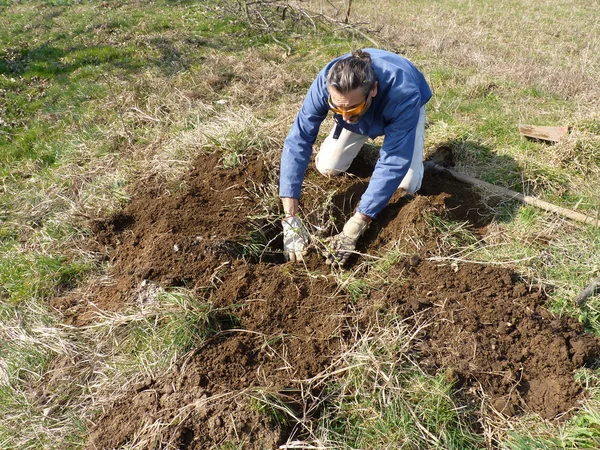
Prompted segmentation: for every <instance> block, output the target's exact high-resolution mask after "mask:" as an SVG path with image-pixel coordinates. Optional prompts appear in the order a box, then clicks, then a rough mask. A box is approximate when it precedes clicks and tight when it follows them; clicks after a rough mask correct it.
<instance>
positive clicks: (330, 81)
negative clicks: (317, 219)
mask: <svg viewBox="0 0 600 450" xmlns="http://www.w3.org/2000/svg"><path fill="white" fill-rule="evenodd" d="M430 98H431V89H430V88H429V85H428V84H427V81H426V80H425V77H424V76H423V75H422V74H421V72H419V71H418V70H417V69H416V68H415V66H414V65H413V64H412V63H411V62H410V61H408V60H407V59H406V58H403V57H402V56H399V55H396V54H394V53H390V52H387V51H384V50H378V49H365V50H357V51H355V52H353V53H352V54H351V55H344V56H341V57H339V58H336V59H334V60H333V61H331V62H330V63H329V64H327V66H325V68H323V70H321V72H319V74H318V76H317V78H316V79H315V81H314V82H313V83H312V85H311V87H310V89H309V91H308V94H307V95H306V98H305V100H304V103H303V104H302V108H301V109H300V111H299V113H298V115H297V116H296V120H295V121H294V124H293V126H292V129H291V130H290V132H289V134H288V136H287V138H286V140H285V143H284V147H283V154H282V156H281V173H280V183H279V196H280V198H281V201H282V203H283V210H284V214H285V217H284V219H283V220H282V225H283V232H284V254H285V256H286V259H288V260H290V261H292V262H296V261H302V259H303V256H305V255H306V247H307V245H308V242H307V241H308V239H307V232H306V230H305V228H304V226H303V224H302V222H301V220H300V218H299V217H298V203H299V199H300V192H301V188H302V182H303V180H304V175H305V172H306V168H307V167H308V163H309V160H310V156H311V154H312V147H313V145H314V143H315V141H316V139H317V135H318V133H319V127H320V126H321V123H322V122H323V120H324V119H325V117H327V113H328V112H329V111H330V110H331V111H333V113H334V118H335V122H336V124H335V126H334V128H333V129H332V130H331V133H330V134H329V136H328V137H327V138H326V139H325V141H324V142H323V144H322V145H321V148H320V151H319V153H318V154H317V155H316V157H315V164H316V168H317V170H318V171H319V172H320V173H322V174H324V175H338V174H341V173H343V172H345V171H346V170H348V168H349V167H350V164H351V163H352V161H353V159H354V158H355V157H356V155H357V154H358V152H359V151H360V149H361V148H362V146H363V144H364V143H365V142H366V141H367V139H369V138H375V137H377V136H385V138H384V141H383V145H382V147H381V150H380V156H379V160H378V161H377V164H376V166H375V170H374V172H373V175H372V176H371V179H370V181H369V185H368V187H367V190H366V191H365V193H364V194H363V195H362V197H361V200H360V203H359V205H358V208H357V211H356V213H355V214H354V215H353V216H352V217H351V218H350V220H348V222H346V224H345V225H344V228H343V230H342V232H341V233H340V234H338V235H336V236H333V237H332V238H330V239H329V242H328V250H329V251H328V252H327V253H326V254H325V256H326V257H327V262H328V263H332V262H338V263H340V264H342V265H343V264H344V263H346V261H347V260H348V258H349V257H350V255H351V254H352V252H353V251H354V249H355V248H356V243H357V241H358V239H359V238H360V236H362V234H363V233H364V232H365V230H366V229H367V227H368V226H369V223H370V222H371V221H372V220H373V219H375V218H376V217H377V215H378V214H379V213H380V212H381V210H382V209H383V208H384V207H385V206H386V205H387V204H388V202H389V200H390V198H391V197H392V195H393V193H394V192H395V191H396V189H398V188H399V187H402V188H403V189H405V190H406V191H408V192H411V193H414V192H416V191H417V190H418V189H419V188H420V187H421V181H422V179H423V146H424V135H425V104H426V103H427V102H428V101H429V99H430Z"/></svg>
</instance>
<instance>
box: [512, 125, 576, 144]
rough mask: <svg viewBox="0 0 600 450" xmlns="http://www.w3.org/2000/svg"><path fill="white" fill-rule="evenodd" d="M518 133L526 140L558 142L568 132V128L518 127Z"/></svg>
mask: <svg viewBox="0 0 600 450" xmlns="http://www.w3.org/2000/svg"><path fill="white" fill-rule="evenodd" d="M519 132H520V133H521V134H522V135H523V136H526V137H528V138H532V139H541V140H542V141H549V142H558V141H560V139H561V138H562V137H563V136H565V135H566V134H567V133H568V132H569V127H543V126H538V125H519Z"/></svg>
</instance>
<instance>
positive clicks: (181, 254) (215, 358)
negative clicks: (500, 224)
mask: <svg viewBox="0 0 600 450" xmlns="http://www.w3.org/2000/svg"><path fill="white" fill-rule="evenodd" d="M269 173H270V171H269V170H267V167H266V166H265V163H264V162H263V161H262V160H261V159H260V158H258V157H255V158H249V159H248V161H247V162H246V164H245V165H244V166H243V167H240V168H237V169H231V168H225V167H222V166H220V165H219V159H218V157H217V156H216V155H202V156H200V157H199V158H198V160H197V161H196V163H195V164H194V167H193V168H192V169H191V170H190V173H189V174H188V175H187V176H186V177H185V179H184V180H182V183H181V188H180V189H179V190H178V191H177V192H169V191H168V190H166V189H165V188H164V186H163V185H162V184H161V182H160V180H150V181H146V182H144V183H143V184H140V185H138V186H136V188H135V191H134V195H133V198H132V201H131V203H130V204H128V205H127V206H126V207H125V208H124V209H123V211H122V212H121V213H119V214H118V215H116V216H114V217H111V218H108V219H106V220H104V221H101V222H98V223H96V224H95V225H94V238H93V242H92V244H91V245H92V246H93V248H94V249H95V250H96V251H97V252H99V253H101V254H104V255H106V258H107V259H108V260H109V261H110V263H111V269H110V274H109V275H110V279H111V282H107V283H102V284H97V285H94V286H89V287H87V288H86V289H80V290H77V291H73V292H71V293H69V294H67V295H65V296H63V297H61V298H57V299H55V300H54V302H53V303H54V306H56V307H57V308H59V309H61V310H62V311H63V312H64V315H65V320H66V321H67V322H69V323H71V324H74V325H85V324H89V323H92V322H93V321H94V320H95V317H96V313H97V311H98V309H100V310H107V311H119V310H122V309H123V308H125V307H130V306H132V305H135V303H136V302H140V301H143V298H142V299H141V294H140V292H142V291H143V289H141V287H143V286H148V285H149V284H153V285H154V284H156V285H160V286H162V287H165V288H166V287H173V286H185V287H187V288H189V289H191V290H193V291H195V292H197V293H198V296H199V297H200V298H204V299H205V300H206V301H209V302H211V303H212V304H213V305H214V306H215V307H218V308H222V309H223V310H228V311H229V312H230V313H231V315H233V316H234V317H235V320H232V319H231V317H230V316H228V317H229V319H227V320H226V319H223V321H222V323H221V324H220V328H221V330H222V331H221V332H219V333H216V334H214V335H213V336H211V337H210V338H208V339H207V340H206V341H205V342H204V343H202V344H201V345H200V346H199V347H198V348H197V349H196V350H195V351H194V352H192V353H191V354H190V355H188V357H187V358H186V359H185V360H184V361H180V362H179V363H178V365H177V366H176V367H174V368H173V370H172V371H171V372H170V373H168V374H166V375H165V376H163V377H160V378H158V379H147V380H146V382H144V383H143V384H142V385H140V386H138V387H137V388H136V389H135V390H132V391H131V392H128V393H126V394H125V395H124V396H123V397H122V398H121V399H120V400H119V401H117V402H116V403H115V404H114V405H113V406H112V408H110V409H108V410H107V411H106V412H104V413H103V414H102V415H101V416H100V417H98V418H97V420H95V424H96V425H95V426H94V427H93V428H92V429H91V430H90V438H89V442H88V448H90V449H101V448H115V447H119V446H120V445H123V444H124V443H125V442H131V441H132V440H134V439H139V438H140V436H142V437H143V436H144V433H145V431H144V430H148V429H150V428H151V427H152V426H156V425H158V424H163V428H162V429H163V433H162V435H161V437H160V440H161V442H160V443H159V444H160V445H161V446H162V447H160V448H163V447H164V446H166V445H167V444H170V445H171V447H168V448H179V449H209V448H216V447H217V446H218V445H220V444H223V443H224V442H227V441H231V442H240V441H243V442H244V448H247V449H263V448H277V446H278V445H280V444H282V443H284V442H286V440H287V439H288V437H289V436H290V433H291V432H292V429H293V425H294V424H293V423H292V422H291V421H286V420H283V419H280V420H276V419H277V417H280V416H282V414H279V415H278V414H262V413H260V412H259V411H261V410H262V409H263V408H265V407H266V408H269V407H270V406H269V403H265V402H264V400H265V399H270V401H273V399H276V401H275V403H273V404H277V402H279V403H280V404H281V405H283V406H285V407H287V408H289V409H290V411H293V412H294V413H295V414H298V415H300V416H301V415H303V414H304V413H306V411H302V410H301V405H302V402H301V401H300V400H301V398H303V396H305V395H306V394H307V393H306V392H302V391H301V389H300V388H301V386H302V385H301V383H300V382H299V381H300V380H306V379H310V378H312V377H315V376H316V375H318V374H319V373H320V372H322V371H323V370H325V369H327V367H328V365H329V364H330V363H331V362H332V360H333V358H334V356H335V355H336V354H337V353H338V352H339V350H340V346H341V343H342V342H343V341H344V340H348V339H351V334H350V333H349V332H348V330H349V329H350V326H349V325H352V326H354V327H356V326H357V324H366V323H368V320H369V317H370V316H371V315H372V312H373V308H381V307H382V305H383V307H384V308H398V309H399V311H401V312H402V313H403V314H404V315H405V316H406V317H413V319H412V320H419V321H420V322H421V321H423V322H424V323H425V324H426V325H427V326H425V327H423V331H422V335H421V336H420V339H419V342H420V343H419V346H418V348H416V349H415V351H416V352H417V353H418V356H419V358H420V362H421V364H422V367H424V368H425V370H427V371H428V372H430V373H437V372H439V371H443V373H445V374H446V376H447V377H448V378H449V380H451V381H453V382H455V385H456V387H457V393H458V396H459V397H460V398H462V399H463V400H464V401H465V402H474V401H481V399H482V398H483V399H484V400H485V401H487V402H489V404H490V405H491V406H493V407H495V408H496V409H497V410H498V411H500V412H502V413H503V414H506V415H515V414H520V413H522V412H524V411H526V412H535V413H539V414H540V415H542V416H543V417H544V418H547V419H553V418H557V417H560V416H561V415H563V414H564V413H567V412H569V411H571V410H572V409H573V408H574V407H576V406H577V404H578V401H580V400H581V398H582V392H583V391H582V386H580V385H579V384H577V383H576V382H575V381H574V375H573V374H574V371H576V370H578V369H580V368H582V367H586V366H587V365H589V364H591V363H592V362H593V361H594V360H595V359H596V358H597V357H598V355H599V349H600V345H599V344H600V342H599V341H598V339H597V338H596V337H594V336H591V335H587V334H585V333H584V331H583V329H582V327H581V325H580V324H579V323H577V322H576V321H575V320H573V319H570V318H566V317H556V316H553V315H551V314H550V313H549V312H548V311H547V310H546V309H545V306H544V305H545V302H546V298H545V295H544V293H543V291H541V290H540V289H538V288H535V287H531V286H529V285H528V284H526V283H525V282H524V281H522V280H520V279H519V278H518V277H516V276H515V275H514V274H512V273H511V272H510V271H509V270H507V269H503V268H497V267H493V266H481V265H476V264H459V265H450V264H447V263H436V262H434V261H432V260H428V259H427V258H428V257H429V256H431V254H432V252H433V251H435V250H437V249H438V247H439V246H438V242H437V237H436V235H435V231H434V230H432V229H431V227H430V226H429V225H427V222H426V220H425V216H426V215H428V214H438V215H444V216H445V217H447V218H448V217H449V218H450V219H454V220H459V221H461V222H468V223H469V226H470V227H471V229H472V230H473V231H474V232H476V233H480V234H482V235H483V234H484V233H485V226H486V225H487V223H489V220H490V216H489V211H487V210H486V208H485V207H484V206H482V205H481V202H480V201H479V199H478V198H477V196H476V194H475V193H474V192H472V191H471V190H470V189H469V187H468V186H465V185H462V184H461V183H459V182H457V181H455V180H452V179H449V178H447V177H445V176H443V175H436V176H426V178H425V180H424V183H423V188H422V190H421V192H420V193H419V195H417V196H416V197H415V198H412V199H410V198H408V197H407V196H403V195H402V193H401V192H398V193H397V194H396V195H395V197H394V198H393V199H392V201H391V202H390V205H389V206H388V207H387V208H386V210H385V211H384V212H383V213H382V215H381V217H380V218H379V219H378V220H377V221H376V222H375V223H374V224H373V225H372V227H371V228H370V230H369V231H368V233H367V234H366V235H365V237H364V239H363V242H362V243H361V245H360V246H359V248H358V250H359V251H361V252H365V251H368V252H369V253H370V254H378V253H382V252H384V251H385V250H386V249H387V248H389V246H390V245H393V244H394V243H397V242H403V243H404V244H405V245H406V247H405V249H409V250H410V251H412V252H413V253H414V255H413V256H412V257H411V258H409V259H407V261H405V262H404V263H403V264H398V265H397V266H395V267H393V268H392V269H390V270H389V272H388V273H387V276H388V278H389V280H395V279H398V280H405V281H404V282H403V283H400V282H399V283H393V284H392V287H391V288H390V289H387V290H385V291H384V292H385V293H384V294H381V293H377V292H375V293H373V294H371V295H368V296H365V297H363V298H360V299H358V300H356V299H351V296H350V295H349V294H348V293H347V292H345V291H344V290H343V289H340V288H339V287H338V285H337V284H336V282H335V279H334V278H335V277H334V276H333V275H332V273H331V271H330V268H329V267H328V266H326V265H325V263H324V259H323V258H322V257H320V256H319V255H317V254H315V253H314V252H313V253H312V254H311V255H309V257H308V259H307V261H306V264H305V265H300V266H293V265H291V264H284V263H283V258H282V256H281V254H280V253H277V252H276V249H279V248H281V245H282V244H281V236H280V235H278V234H279V233H280V229H279V228H278V227H279V225H278V224H277V223H274V224H269V223H267V222H260V221H257V222H255V223H254V224H255V225H256V226H259V227H261V230H263V231H262V233H261V234H262V235H261V236H259V238H260V239H263V240H264V242H270V249H267V250H266V251H264V252H263V253H262V254H261V255H257V254H255V253H253V252H252V251H251V247H249V246H248V244H249V243H251V242H252V239H256V238H257V236H256V235H255V236H250V235H249V230H250V226H249V221H248V219H247V218H248V217H257V216H260V211H261V208H262V207H261V206H260V204H259V203H258V200H257V197H258V196H260V194H255V192H256V186H257V185H261V184H266V183H272V182H273V180H271V179H269V177H268V174H269ZM364 176H368V173H367V174H366V175H364ZM307 179H308V180H309V181H310V183H316V184H318V186H319V187H320V189H322V191H320V190H319V189H312V190H311V189H307V190H306V192H305V198H304V200H303V202H304V204H305V210H306V211H307V216H308V218H309V220H310V221H311V223H316V221H318V220H320V219H322V218H324V217H325V216H328V217H335V218H336V221H335V223H343V219H344V217H347V216H348V215H349V214H351V212H352V209H353V208H354V207H355V206H356V204H357V202H358V199H359V198H360V194H361V193H362V191H364V189H365V187H366V184H367V182H368V179H366V178H364V177H362V178H361V177H358V176H344V177H340V178H336V179H325V178H321V177H319V176H317V174H316V172H315V171H314V169H313V168H312V166H311V168H310V169H309V174H308V177H307ZM328 189H336V190H337V191H336V194H335V196H334V199H333V204H334V208H333V210H329V211H323V210H319V208H317V207H316V206H318V205H320V204H321V203H322V199H319V194H318V193H319V192H325V191H327V190H328ZM306 205H313V206H315V205H316V206H315V207H314V208H309V207H307V206H306ZM326 232H329V233H331V232H333V230H327V231H326ZM411 243H412V244H411ZM414 243H418V245H414ZM410 245H413V246H412V247H410ZM354 263H356V261H354ZM359 326H360V325H359ZM265 405H266V406H265ZM275 409H276V408H275ZM283 416H285V415H283ZM288 418H289V416H288ZM164 424H168V425H164ZM296 431H298V430H296ZM136 436H137V437H136ZM157 444H158V443H157ZM164 448H167V447H164Z"/></svg>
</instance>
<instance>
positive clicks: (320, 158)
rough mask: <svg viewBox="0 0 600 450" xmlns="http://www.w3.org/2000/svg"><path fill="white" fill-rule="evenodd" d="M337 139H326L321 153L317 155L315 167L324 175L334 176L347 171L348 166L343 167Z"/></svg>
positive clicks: (320, 150)
mask: <svg viewBox="0 0 600 450" xmlns="http://www.w3.org/2000/svg"><path fill="white" fill-rule="evenodd" d="M336 143H337V142H336V141H334V140H333V139H332V140H330V141H329V140H326V141H325V142H324V143H323V144H322V145H321V148H320V149H319V153H317V155H316V156H315V167H316V168H317V170H318V171H319V173H321V174H322V175H326V176H334V175H340V174H342V173H344V172H345V170H346V168H344V167H342V166H343V164H342V161H340V157H339V156H340V152H339V150H338V149H337V148H336V147H335V146H336Z"/></svg>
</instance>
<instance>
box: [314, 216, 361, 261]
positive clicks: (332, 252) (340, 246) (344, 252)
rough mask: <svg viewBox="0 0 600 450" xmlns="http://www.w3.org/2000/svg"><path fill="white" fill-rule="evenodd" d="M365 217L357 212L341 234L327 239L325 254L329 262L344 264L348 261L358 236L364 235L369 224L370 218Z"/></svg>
mask: <svg viewBox="0 0 600 450" xmlns="http://www.w3.org/2000/svg"><path fill="white" fill-rule="evenodd" d="M365 217H366V216H363V215H362V214H360V213H356V214H355V215H354V216H352V218H351V219H350V220H348V222H346V225H344V228H343V230H342V232H341V233H340V234H336V235H335V236H332V237H330V238H328V239H327V240H326V246H327V251H326V252H325V253H324V256H325V258H327V261H326V263H327V264H332V263H334V262H338V263H339V264H341V265H342V266H343V265H344V264H346V262H348V258H350V255H351V254H352V253H353V252H354V249H355V248H356V243H357V241H358V238H359V237H361V236H362V235H363V233H364V232H365V230H366V229H367V227H368V226H369V220H368V218H365Z"/></svg>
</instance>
